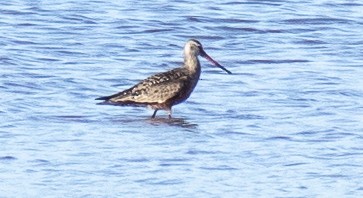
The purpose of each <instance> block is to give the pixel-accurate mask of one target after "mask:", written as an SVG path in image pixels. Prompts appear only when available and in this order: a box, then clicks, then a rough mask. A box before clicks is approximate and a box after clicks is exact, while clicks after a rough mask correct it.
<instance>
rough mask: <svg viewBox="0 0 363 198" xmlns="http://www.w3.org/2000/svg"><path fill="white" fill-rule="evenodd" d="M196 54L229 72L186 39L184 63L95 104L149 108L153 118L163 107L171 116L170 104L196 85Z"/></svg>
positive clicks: (197, 76)
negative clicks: (152, 110) (152, 111)
mask: <svg viewBox="0 0 363 198" xmlns="http://www.w3.org/2000/svg"><path fill="white" fill-rule="evenodd" d="M198 55H200V56H202V57H204V58H206V59H207V60H209V61H210V62H212V63H213V64H214V65H215V66H217V67H219V68H221V69H223V70H224V71H226V72H227V73H228V74H231V72H230V71H229V70H227V69H226V68H224V67H223V66H222V65H220V64H219V63H218V62H216V61H215V60H213V59H212V58H211V57H210V56H209V55H208V54H207V53H206V52H205V51H204V50H203V47H202V44H200V42H199V41H197V40H195V39H190V40H189V41H188V42H187V43H186V44H185V47H184V64H183V65H182V66H181V67H179V68H175V69H173V70H170V71H167V72H163V73H158V74H155V75H153V76H150V77H149V78H146V79H145V80H143V81H141V82H139V83H138V84H136V85H135V86H133V87H131V88H130V89H126V90H124V91H122V92H119V93H116V94H114V95H111V96H105V97H100V98H96V100H105V101H104V102H102V103H99V104H110V105H121V106H123V105H131V106H147V107H151V108H152V109H154V110H155V111H154V113H153V115H152V116H151V118H155V115H156V112H157V111H158V110H160V109H163V110H166V111H168V113H169V118H171V114H172V110H171V108H172V106H174V105H176V104H179V103H181V102H183V101H185V100H186V99H187V98H188V97H189V96H190V94H191V93H192V91H193V89H194V87H195V86H196V85H197V82H198V80H199V76H200V72H201V69H200V63H199V60H198Z"/></svg>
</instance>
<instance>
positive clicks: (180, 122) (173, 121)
mask: <svg viewBox="0 0 363 198" xmlns="http://www.w3.org/2000/svg"><path fill="white" fill-rule="evenodd" d="M147 121H148V122H149V123H151V124H153V125H161V124H167V125H169V126H177V127H183V128H191V129H194V128H197V127H198V125H197V124H194V123H190V122H189V121H187V120H186V119H184V118H170V119H169V118H149V119H148V120H147Z"/></svg>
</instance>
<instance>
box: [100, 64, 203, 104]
mask: <svg viewBox="0 0 363 198" xmlns="http://www.w3.org/2000/svg"><path fill="white" fill-rule="evenodd" d="M192 78H193V77H192V76H191V75H190V73H189V71H188V70H187V69H186V68H185V67H180V68H176V69H173V70H170V71H167V72H163V73H158V74H155V75H153V76H150V77H149V78H147V79H145V80H143V81H141V82H139V83H138V84H136V85H135V86H133V87H131V88H129V89H127V90H124V91H122V92H119V93H117V94H114V95H111V96H106V97H100V98H97V99H98V100H105V102H106V103H111V104H115V105H136V106H139V105H150V104H151V105H152V104H162V103H166V102H168V103H171V105H173V104H177V103H180V102H182V101H184V100H185V99H187V98H188V97H189V95H190V93H191V91H192V90H193V89H194V87H195V84H196V82H195V83H194V79H192ZM198 78H199V76H198ZM190 89H191V90H190Z"/></svg>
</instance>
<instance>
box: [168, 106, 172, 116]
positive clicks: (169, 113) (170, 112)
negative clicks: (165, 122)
mask: <svg viewBox="0 0 363 198" xmlns="http://www.w3.org/2000/svg"><path fill="white" fill-rule="evenodd" d="M171 114H172V110H171V108H169V109H168V116H169V119H171Z"/></svg>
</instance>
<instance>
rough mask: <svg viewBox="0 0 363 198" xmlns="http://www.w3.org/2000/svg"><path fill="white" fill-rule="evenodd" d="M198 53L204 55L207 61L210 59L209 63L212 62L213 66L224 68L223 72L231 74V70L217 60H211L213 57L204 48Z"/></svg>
mask: <svg viewBox="0 0 363 198" xmlns="http://www.w3.org/2000/svg"><path fill="white" fill-rule="evenodd" d="M200 55H201V56H202V57H204V58H205V59H207V60H208V61H210V62H211V63H213V65H215V66H217V67H219V68H221V69H222V70H224V71H225V72H227V73H228V74H232V72H230V71H229V70H228V69H226V68H225V67H223V66H222V65H221V64H219V63H218V62H217V61H215V60H213V58H211V57H210V56H209V55H208V54H207V53H206V52H205V51H204V50H203V51H202V53H201V54H200Z"/></svg>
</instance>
